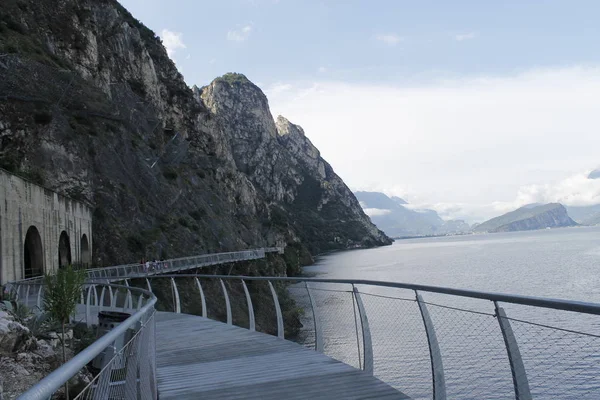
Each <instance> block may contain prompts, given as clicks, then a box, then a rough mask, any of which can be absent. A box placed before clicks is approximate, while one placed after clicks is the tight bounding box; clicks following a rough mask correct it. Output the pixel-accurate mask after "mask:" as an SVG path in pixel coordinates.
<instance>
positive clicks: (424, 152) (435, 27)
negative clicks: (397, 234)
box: [121, 0, 600, 222]
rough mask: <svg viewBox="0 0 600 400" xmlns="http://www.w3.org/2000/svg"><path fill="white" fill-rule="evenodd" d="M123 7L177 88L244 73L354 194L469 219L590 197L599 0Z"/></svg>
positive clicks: (247, 0)
mask: <svg viewBox="0 0 600 400" xmlns="http://www.w3.org/2000/svg"><path fill="white" fill-rule="evenodd" d="M121 3H122V4H123V5H124V6H125V7H126V8H128V9H129V10H130V11H131V13H132V14H133V15H134V16H135V17H136V18H138V19H140V20H141V21H142V22H143V23H144V24H146V25H147V26H148V27H150V28H151V29H153V30H154V31H155V32H156V33H157V34H159V35H160V36H161V37H162V38H163V43H164V44H165V46H166V47H167V48H168V49H169V52H170V55H171V58H172V59H174V60H175V62H176V64H177V66H178V68H179V69H180V71H181V72H182V73H183V75H184V77H185V79H186V81H187V83H188V84H189V85H190V86H191V85H193V84H197V85H198V86H203V85H206V84H208V83H209V82H210V81H211V80H212V79H214V78H215V77H217V76H220V75H222V74H224V73H226V72H241V73H244V74H245V75H246V76H247V77H248V78H249V79H251V80H252V81H253V82H254V83H256V84H258V85H259V86H260V87H261V88H262V89H263V90H264V91H265V93H266V94H267V96H268V98H269V103H270V106H271V110H272V112H273V114H274V116H277V114H283V115H284V116H286V117H287V118H289V119H290V120H291V121H292V122H294V123H297V124H300V125H301V126H303V127H304V129H305V132H306V134H307V136H308V137H309V138H310V139H311V140H312V141H313V143H314V144H315V145H316V146H317V147H318V148H319V149H320V151H321V154H322V155H323V156H324V157H325V158H326V159H327V160H328V161H329V162H330V163H331V164H332V166H333V167H334V169H335V170H336V172H337V173H338V174H339V175H340V176H341V177H342V178H343V179H344V181H345V182H346V183H347V184H348V185H349V186H350V187H351V188H352V189H363V190H379V191H384V192H386V193H388V194H393V195H398V196H401V197H404V198H406V199H408V200H409V201H410V202H411V203H412V204H414V205H417V206H422V207H430V208H434V209H436V210H438V212H440V213H441V215H442V216H443V217H445V218H465V219H467V220H469V221H471V222H473V221H481V220H483V219H485V218H488V217H491V216H494V215H498V214H499V213H501V212H505V211H509V210H511V209H514V208H515V207H517V206H520V205H523V204H527V203H530V202H551V201H558V202H562V203H563V204H566V205H586V204H598V203H600V180H597V181H591V180H588V179H586V178H585V176H586V173H587V172H589V171H590V170H591V169H593V168H596V167H598V166H599V165H600V155H599V153H598V151H597V150H598V148H600V113H599V112H598V110H599V109H600V51H599V49H600V23H599V20H598V17H599V16H600V1H597V0H587V1H586V0H572V1H567V0H563V1H558V0H539V1H527V0H519V1H509V0H498V1H491V0H480V1H474V0H473V1H464V0H463V1H461V0H448V1H445V0H444V1H442V0H439V1H426V0H419V1H416V0H415V1H401V0H397V1H393V0H388V1H377V0H372V1H366V0H365V1H357V0H355V1H341V0H339V1H311V0H302V1H300V0H296V1H293V0H229V1H227V0H221V1H194V0H170V1H167V0H123V1H122V2H121Z"/></svg>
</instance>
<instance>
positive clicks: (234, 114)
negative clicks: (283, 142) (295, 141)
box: [201, 73, 277, 142]
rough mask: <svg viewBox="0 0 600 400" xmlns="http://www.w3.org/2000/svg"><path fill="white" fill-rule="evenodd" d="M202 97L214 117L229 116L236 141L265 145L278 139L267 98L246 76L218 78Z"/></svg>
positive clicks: (235, 75) (232, 133) (203, 92)
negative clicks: (263, 143)
mask: <svg viewBox="0 0 600 400" xmlns="http://www.w3.org/2000/svg"><path fill="white" fill-rule="evenodd" d="M201 98H202V100H203V101H204V104H206V106H207V107H208V108H209V110H211V111H212V112H213V113H214V114H217V115H225V114H226V115H227V118H228V119H229V121H227V122H228V123H230V125H231V128H233V129H232V130H231V132H229V133H230V135H231V136H232V137H233V138H235V139H241V140H246V141H255V142H261V141H265V140H268V139H269V138H274V137H276V136H277V129H276V128H275V123H274V121H273V117H272V116H271V111H270V110H269V102H268V100H267V96H265V94H264V93H263V92H262V90H260V88H259V87H258V86H256V85H255V84H253V83H252V82H250V81H249V80H248V78H246V77H245V76H244V75H242V74H237V73H228V74H225V75H223V76H221V77H219V78H216V79H215V80H213V81H212V82H211V83H210V84H209V85H208V86H206V87H204V88H202V94H201ZM236 126H237V128H236Z"/></svg>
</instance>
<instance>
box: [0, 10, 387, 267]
mask: <svg viewBox="0 0 600 400" xmlns="http://www.w3.org/2000/svg"><path fill="white" fill-rule="evenodd" d="M0 53H2V54H7V55H6V56H5V57H2V58H1V59H0V166H1V167H3V168H5V169H7V170H9V171H11V172H14V173H18V174H20V175H24V176H26V177H28V178H29V179H31V180H33V181H35V182H36V183H40V184H43V185H44V186H46V187H48V188H50V189H53V190H56V191H58V192H59V193H64V194H66V195H68V196H70V197H72V198H75V199H76V200H80V201H84V202H88V203H90V204H92V205H94V207H95V211H94V220H93V230H94V255H93V263H94V264H96V265H110V264H117V263H124V262H131V261H132V260H139V259H140V258H142V257H146V258H153V257H161V258H169V257H177V256H184V255H190V254H200V253H204V252H215V251H227V250H234V249H241V248H249V247H261V246H275V245H285V244H293V245H294V246H296V247H298V248H301V249H302V251H303V252H306V250H307V249H308V251H310V253H312V254H317V253H319V252H322V251H327V250H332V249H341V248H349V247H362V246H374V245H383V244H388V243H390V240H389V239H388V238H387V237H386V236H385V235H384V234H383V233H382V232H380V231H378V230H377V229H376V228H375V227H374V226H373V225H372V224H371V222H370V220H369V219H368V217H367V216H366V215H365V214H364V213H363V211H362V210H361V208H360V206H359V205H358V202H357V201H356V199H355V198H354V196H353V195H352V193H351V192H350V191H349V190H348V188H347V187H346V186H345V184H344V183H343V182H342V181H341V180H340V179H339V177H337V176H336V175H335V173H334V172H333V170H332V169H331V167H330V166H329V165H328V164H327V163H326V162H325V161H324V160H323V159H322V158H321V157H320V155H319V152H318V150H317V149H316V148H315V147H314V146H312V144H311V143H310V141H309V140H308V139H307V138H306V136H305V135H304V132H303V131H302V129H301V128H300V127H298V126H296V125H293V124H291V123H289V122H288V121H287V120H285V119H283V118H280V119H278V122H277V124H276V123H275V122H274V121H273V118H272V116H271V113H270V111H269V108H268V102H267V99H266V97H265V95H264V94H263V93H262V91H260V89H259V88H257V87H256V86H255V85H253V84H252V83H251V82H249V81H248V80H247V79H246V78H245V77H243V75H238V74H228V75H226V76H224V77H221V78H218V79H216V80H215V81H214V82H212V83H211V84H210V85H209V86H207V87H204V88H202V89H197V88H196V89H195V91H192V90H191V89H190V88H188V87H187V85H186V84H185V82H184V80H183V77H182V76H181V74H179V72H178V71H177V69H176V67H175V65H174V64H173V62H172V61H171V60H170V59H169V58H168V56H167V54H166V51H165V49H164V48H163V46H162V45H161V42H160V39H159V38H158V37H156V35H155V34H154V33H153V32H152V31H151V30H149V29H148V28H146V27H145V26H144V25H143V24H141V23H140V22H139V21H138V20H136V19H135V18H133V17H132V16H131V15H130V14H129V13H128V12H127V10H125V9H124V8H123V7H122V6H121V5H120V4H119V3H118V2H117V1H116V0H95V1H93V0H78V1H76V0H64V1H60V2H56V1H53V0H36V1H34V0H5V1H3V3H2V7H1V9H0Z"/></svg>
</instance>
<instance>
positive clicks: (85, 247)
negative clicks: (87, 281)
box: [81, 233, 91, 268]
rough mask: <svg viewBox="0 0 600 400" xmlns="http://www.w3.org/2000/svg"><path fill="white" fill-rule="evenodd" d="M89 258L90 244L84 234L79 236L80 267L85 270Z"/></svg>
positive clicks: (88, 263) (88, 264) (87, 266)
mask: <svg viewBox="0 0 600 400" xmlns="http://www.w3.org/2000/svg"><path fill="white" fill-rule="evenodd" d="M90 258H91V257H90V244H89V242H88V238H87V235H86V234H85V233H84V234H83V235H82V236H81V265H82V266H83V267H85V268H89V267H90Z"/></svg>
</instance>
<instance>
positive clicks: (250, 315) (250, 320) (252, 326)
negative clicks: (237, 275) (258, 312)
mask: <svg viewBox="0 0 600 400" xmlns="http://www.w3.org/2000/svg"><path fill="white" fill-rule="evenodd" d="M242 285H243V286H244V293H246V303H248V324H249V325H248V328H249V329H250V331H252V332H254V331H255V330H256V323H255V322H254V307H252V298H251V297H250V292H249V291H248V287H247V286H246V282H244V280H243V279H242Z"/></svg>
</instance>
